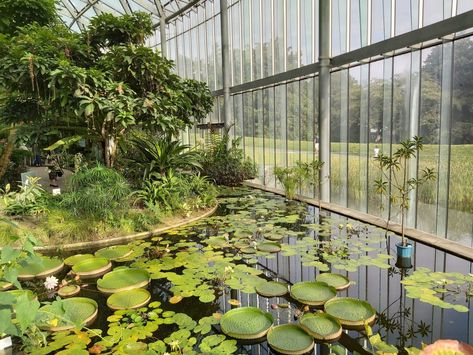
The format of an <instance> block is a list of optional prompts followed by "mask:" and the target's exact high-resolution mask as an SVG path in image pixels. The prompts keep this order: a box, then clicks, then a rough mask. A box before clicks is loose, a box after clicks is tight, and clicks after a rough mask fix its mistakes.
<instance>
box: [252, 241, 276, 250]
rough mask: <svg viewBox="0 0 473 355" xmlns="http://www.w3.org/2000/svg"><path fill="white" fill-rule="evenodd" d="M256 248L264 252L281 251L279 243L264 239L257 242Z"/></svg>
mask: <svg viewBox="0 0 473 355" xmlns="http://www.w3.org/2000/svg"><path fill="white" fill-rule="evenodd" d="M256 248H257V249H258V250H259V251H262V252H266V253H279V252H280V251H281V244H279V243H276V242H270V241H264V242H262V243H258V245H257V246H256Z"/></svg>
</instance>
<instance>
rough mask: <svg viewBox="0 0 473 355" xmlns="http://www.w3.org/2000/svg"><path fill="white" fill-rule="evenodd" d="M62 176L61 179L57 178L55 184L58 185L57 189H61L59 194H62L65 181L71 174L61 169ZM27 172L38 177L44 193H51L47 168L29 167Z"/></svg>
mask: <svg viewBox="0 0 473 355" xmlns="http://www.w3.org/2000/svg"><path fill="white" fill-rule="evenodd" d="M63 171H64V175H63V176H62V177H58V178H57V184H58V185H59V188H60V189H61V192H64V190H65V187H66V182H67V179H68V178H69V177H70V176H71V175H72V174H73V173H72V171H70V170H66V169H63ZM28 172H30V173H32V175H34V176H37V177H40V178H41V180H39V182H40V184H41V186H42V187H43V189H45V190H46V191H49V192H52V189H53V187H52V186H49V184H50V181H49V175H48V168H47V167H46V166H39V167H37V166H31V167H30V168H29V169H28Z"/></svg>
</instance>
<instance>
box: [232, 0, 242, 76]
mask: <svg viewBox="0 0 473 355" xmlns="http://www.w3.org/2000/svg"><path fill="white" fill-rule="evenodd" d="M231 22H232V31H231V36H232V58H233V85H238V84H241V30H240V26H241V23H240V3H239V2H238V3H236V4H235V5H233V6H232V7H231Z"/></svg>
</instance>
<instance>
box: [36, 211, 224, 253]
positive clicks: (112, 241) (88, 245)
mask: <svg viewBox="0 0 473 355" xmlns="http://www.w3.org/2000/svg"><path fill="white" fill-rule="evenodd" d="M217 208H218V203H217V204H216V205H215V206H214V207H212V208H210V210H208V209H207V210H204V211H203V212H201V211H198V212H200V213H198V214H197V215H196V216H193V217H187V218H184V219H183V220H181V221H180V222H178V223H175V224H172V225H165V226H161V227H159V228H156V229H154V230H152V231H146V232H140V233H135V234H129V235H124V236H121V237H114V238H108V239H100V240H93V241H88V242H78V243H69V244H61V245H54V246H51V245H48V246H40V247H35V248H34V250H35V251H38V252H46V253H51V252H57V251H75V250H83V249H95V248H98V247H106V246H111V245H117V244H124V243H127V242H131V241H133V240H137V239H147V238H150V237H153V236H156V235H160V234H163V233H166V232H167V231H169V230H171V229H174V228H178V227H182V226H185V225H187V224H191V223H194V222H197V221H199V220H201V219H203V218H206V217H209V216H211V215H213V214H214V213H215V211H216V210H217Z"/></svg>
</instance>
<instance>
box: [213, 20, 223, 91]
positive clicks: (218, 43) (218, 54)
mask: <svg viewBox="0 0 473 355" xmlns="http://www.w3.org/2000/svg"><path fill="white" fill-rule="evenodd" d="M214 28H215V32H214V33H215V38H214V43H215V71H216V76H217V77H216V80H217V82H216V89H221V88H222V87H223V77H222V75H223V74H222V36H221V33H222V29H221V24H220V15H217V16H215V18H214Z"/></svg>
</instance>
